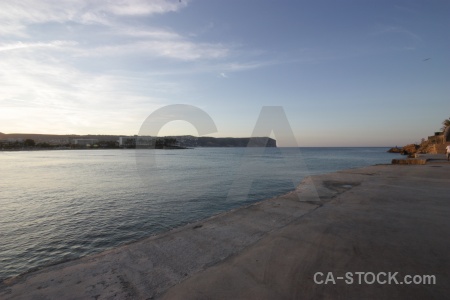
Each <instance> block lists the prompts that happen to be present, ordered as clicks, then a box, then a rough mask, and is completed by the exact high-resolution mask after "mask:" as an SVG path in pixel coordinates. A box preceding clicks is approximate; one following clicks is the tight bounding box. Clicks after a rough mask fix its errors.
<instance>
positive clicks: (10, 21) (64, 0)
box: [0, 0, 188, 36]
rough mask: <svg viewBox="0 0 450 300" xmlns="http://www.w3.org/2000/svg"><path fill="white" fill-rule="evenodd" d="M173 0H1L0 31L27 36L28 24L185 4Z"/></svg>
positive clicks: (86, 20) (103, 20)
mask: <svg viewBox="0 0 450 300" xmlns="http://www.w3.org/2000/svg"><path fill="white" fill-rule="evenodd" d="M187 4H188V3H187V1H182V2H179V1H176V0H152V1H147V0H129V1H123V0H110V1H89V0H77V1H71V0H43V1H34V0H23V1H14V2H8V1H1V2H0V34H2V35H7V36H27V33H26V29H27V26H29V25H32V24H40V23H48V22H57V23H64V22H69V21H70V22H77V23H81V24H109V22H110V20H109V19H110V18H111V17H113V16H136V15H138V16H139V15H152V14H162V13H168V12H175V11H178V10H180V9H181V8H184V7H186V6H187Z"/></svg>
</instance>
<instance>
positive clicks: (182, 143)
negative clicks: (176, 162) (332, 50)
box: [0, 132, 277, 150]
mask: <svg viewBox="0 0 450 300" xmlns="http://www.w3.org/2000/svg"><path fill="white" fill-rule="evenodd" d="M141 138H145V140H146V141H147V142H148V141H151V145H152V146H151V147H147V148H156V149H186V148H197V147H248V146H251V147H277V143H276V140H274V139H272V138H269V137H252V138H249V137H246V138H233V137H226V138H222V137H195V136H191V135H181V136H164V137H140V136H137V135H133V136H119V135H91V134H88V135H75V134H69V135H56V134H35V133H10V134H5V133H1V132H0V150H44V149H45V150H51V149H55V150H62V149H134V148H136V144H137V148H140V147H139V141H140V139H141Z"/></svg>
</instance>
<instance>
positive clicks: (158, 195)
mask: <svg viewBox="0 0 450 300" xmlns="http://www.w3.org/2000/svg"><path fill="white" fill-rule="evenodd" d="M386 151H387V148H300V149H298V148H257V149H247V148H197V149H189V150H80V151H70V150H67V151H34V152H0V172H1V177H0V178H1V179H0V280H1V279H5V278H7V277H10V276H15V275H18V274H20V273H23V272H26V271H29V270H30V269H33V268H36V267H41V266H44V265H47V264H52V263H56V262H60V261H63V260H67V259H73V258H77V257H81V256H84V255H87V254H92V253H96V252H100V251H103V250H106V249H108V248H112V247H116V246H118V245H121V244H124V243H127V242H131V241H135V240H138V239H141V238H143V237H146V236H149V235H153V234H156V233H160V232H163V231H166V230H169V229H171V228H174V227H177V226H180V225H183V224H186V223H188V222H192V221H195V220H199V219H203V218H207V217H209V216H211V215H214V214H217V213H220V212H223V211H226V210H230V209H232V208H235V207H238V206H242V205H246V204H249V203H252V202H256V201H259V200H263V199H265V198H269V197H273V196H276V195H280V194H283V193H286V192H288V191H290V190H292V189H294V187H295V186H296V185H297V184H298V183H299V182H300V181H301V180H302V179H303V178H304V177H305V176H308V175H314V174H321V173H327V172H333V171H337V170H342V169H348V168H355V167H363V166H368V165H373V164H380V163H390V161H391V159H393V158H396V157H397V155H394V154H389V153H386Z"/></svg>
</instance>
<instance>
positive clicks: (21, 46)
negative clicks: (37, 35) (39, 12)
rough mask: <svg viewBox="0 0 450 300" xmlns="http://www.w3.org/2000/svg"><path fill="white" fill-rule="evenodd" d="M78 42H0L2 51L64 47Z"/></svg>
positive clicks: (0, 50)
mask: <svg viewBox="0 0 450 300" xmlns="http://www.w3.org/2000/svg"><path fill="white" fill-rule="evenodd" d="M77 44H78V43H77V42H75V41H51V42H47V43H44V42H37V43H24V42H20V41H19V42H13V43H7V44H6V43H5V44H0V52H2V51H12V50H20V49H32V48H53V49H55V50H57V49H64V48H65V47H67V46H75V45H77Z"/></svg>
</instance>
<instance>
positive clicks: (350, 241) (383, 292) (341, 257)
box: [0, 160, 450, 299]
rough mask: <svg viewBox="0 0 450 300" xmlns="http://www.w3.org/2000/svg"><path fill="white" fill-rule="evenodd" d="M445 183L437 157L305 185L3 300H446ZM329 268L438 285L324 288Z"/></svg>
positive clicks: (76, 267) (23, 280) (107, 255)
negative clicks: (425, 278)
mask: <svg viewBox="0 0 450 300" xmlns="http://www.w3.org/2000/svg"><path fill="white" fill-rule="evenodd" d="M449 178H450V164H449V163H447V162H446V161H440V160H435V161H429V162H427V164H425V165H378V166H371V167H365V168H360V169H349V170H344V171H339V172H335V173H329V174H324V175H316V176H311V177H307V178H306V179H304V180H303V181H302V182H301V183H300V185H299V186H298V187H297V188H296V190H295V191H293V192H290V193H288V194H286V195H283V196H280V197H275V198H272V199H268V200H265V201H262V202H259V203H256V204H253V205H250V206H247V207H243V208H239V209H235V210H232V211H229V212H226V213H223V214H220V215H217V216H214V217H211V218H209V219H206V220H202V221H199V222H196V223H192V224H188V225H186V226H183V227H180V228H177V229H174V230H171V231H169V232H166V233H163V234H160V235H156V236H153V237H149V238H145V239H143V240H140V241H138V242H135V243H131V244H128V245H124V246H121V247H118V248H115V249H112V250H109V251H105V252H103V253H100V254H96V255H92V256H86V257H83V258H81V259H77V260H73V261H68V262H65V263H61V264H57V265H53V266H48V267H46V268H43V269H41V270H37V271H35V272H29V273H27V274H24V275H22V276H19V277H15V278H11V279H8V280H6V281H4V282H3V283H1V284H0V298H1V299H158V298H163V299H233V298H234V299H300V298H302V299H303V298H305V299H313V298H320V299H355V298H359V299H365V298H369V299H380V298H390V299H426V298H433V299H443V298H445V297H446V296H447V295H448V294H449V293H450V285H449V284H448V282H449V275H450V274H449V273H450V271H449V270H450V256H449V255H448V249H450V240H449V238H448V237H449V236H450V226H449V225H450V224H449V223H450V219H449V216H450V202H449V200H450V196H449V195H450V186H449V184H448V183H449ZM318 272H321V273H322V274H324V276H317V275H316V274H317V273H318ZM329 272H331V273H332V274H334V276H335V277H341V276H344V275H345V274H346V273H348V272H351V273H353V274H356V272H366V273H367V272H372V273H374V274H379V273H381V272H385V273H389V272H391V273H394V272H398V275H397V277H396V278H397V280H398V281H399V282H400V281H402V280H403V278H404V276H406V275H413V276H414V275H434V276H435V279H436V281H435V284H400V283H398V284H396V283H395V282H390V283H391V284H388V283H384V284H383V283H379V282H375V283H372V284H369V283H367V282H361V283H358V282H357V281H356V280H354V282H353V283H352V284H348V283H346V282H344V281H343V280H339V279H337V280H336V283H335V284H333V283H332V282H328V283H327V284H325V283H324V281H325V279H326V275H327V274H328V273H329ZM317 278H319V279H321V281H322V282H321V283H318V282H315V279H317ZM353 278H354V279H356V275H355V276H354V277H353Z"/></svg>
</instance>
